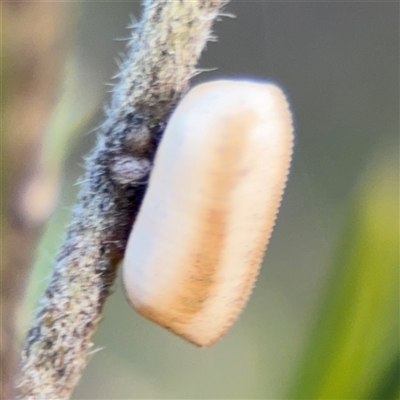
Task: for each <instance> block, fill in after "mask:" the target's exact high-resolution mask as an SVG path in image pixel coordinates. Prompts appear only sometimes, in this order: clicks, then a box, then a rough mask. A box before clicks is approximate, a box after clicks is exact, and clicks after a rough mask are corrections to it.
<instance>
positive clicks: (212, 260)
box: [123, 80, 293, 346]
mask: <svg viewBox="0 0 400 400" xmlns="http://www.w3.org/2000/svg"><path fill="white" fill-rule="evenodd" d="M292 148H293V125H292V115H291V112H290V110H289V105H288V101H287V99H286V97H285V95H284V93H283V91H282V90H281V89H280V88H279V87H278V86H276V85H274V84H271V83H259V82H252V81H240V80H221V81H212V82H208V83H203V84H200V85H198V86H196V87H194V88H193V89H191V90H190V91H189V93H188V94H187V95H186V96H185V97H184V98H183V99H182V101H181V102H180V104H179V105H178V107H177V108H176V110H175V111H174V113H173V114H172V116H171V118H170V120H169V122H168V124H167V127H166V130H165V132H164V135H163V138H162V140H161V143H160V146H159V148H158V150H157V154H156V158H155V162H154V168H153V170H152V172H151V176H150V181H149V186H148V189H147V192H146V195H145V198H144V200H143V203H142V206H141V209H140V212H139V214H138V217H137V219H136V222H135V224H134V226H133V229H132V232H131V234H130V237H129V242H128V245H127V249H126V253H125V259H124V265H123V281H124V287H125V292H126V295H127V297H128V299H129V301H130V302H131V304H132V305H133V307H134V308H135V309H136V311H137V312H138V313H139V314H141V315H142V316H144V317H146V318H148V319H149V320H151V321H154V322H155V323H157V324H159V325H161V326H163V327H164V328H166V329H168V330H170V331H171V332H173V333H174V334H176V335H178V336H180V337H182V338H184V339H185V340H187V341H189V342H191V343H193V344H195V345H197V346H210V345H212V344H213V343H214V342H216V341H217V340H218V339H219V338H220V337H221V336H222V335H223V334H224V333H225V332H226V331H227V330H228V329H229V328H230V326H231V325H232V324H233V323H234V322H235V320H236V319H237V318H238V316H239V314H240V313H241V311H242V310H243V308H244V306H245V305H246V303H247V301H248V298H249V296H250V294H251V292H252V290H253V287H254V285H255V281H256V279H257V276H258V273H259V269H260V265H261V262H262V258H263V255H264V252H265V250H266V247H267V244H268V241H269V238H270V236H271V234H272V230H273V227H274V224H275V219H276V216H277V213H278V210H279V205H280V202H281V198H282V195H283V191H284V188H285V185H286V180H287V176H288V172H289V167H290V161H291V157H292Z"/></svg>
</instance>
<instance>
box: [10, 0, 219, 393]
mask: <svg viewBox="0 0 400 400" xmlns="http://www.w3.org/2000/svg"><path fill="white" fill-rule="evenodd" d="M223 3H224V2H223V1H221V0H197V1H193V0H181V1H169V0H147V1H145V3H144V7H145V9H144V14H143V19H142V22H141V23H140V24H139V25H138V27H137V30H136V32H134V33H133V34H132V37H131V39H130V41H129V44H128V56H127V58H126V60H125V61H124V62H123V63H122V66H121V71H120V73H119V75H118V76H119V82H118V84H117V85H116V86H115V91H114V93H113V97H112V101H111V105H110V107H109V109H108V110H107V112H106V121H105V122H104V124H103V125H102V126H101V127H100V128H99V137H98V141H97V145H96V147H95V149H94V151H93V152H92V154H91V155H90V156H89V157H88V158H87V160H86V173H85V176H84V179H83V180H82V184H81V187H80V192H79V195H78V200H77V204H76V206H75V207H74V210H73V217H72V222H71V225H70V226H69V227H68V230H67V234H66V238H65V241H64V243H63V245H62V247H61V250H60V252H59V253H58V255H57V258H56V260H55V266H54V272H53V274H52V277H51V280H50V283H49V286H48V288H47V290H46V292H45V294H44V296H43V298H42V299H41V302H40V306H39V309H38V311H37V314H36V316H35V318H34V321H33V324H32V327H31V329H30V331H29V333H28V336H27V339H26V342H25V345H24V347H23V351H22V357H21V364H20V373H19V377H18V381H17V398H19V399H52V400H53V399H57V400H59V399H66V398H69V396H70V394H71V392H72V390H73V389H74V387H75V385H76V383H77V382H78V380H79V378H80V376H81V372H82V370H83V368H84V366H85V362H86V357H87V354H88V352H89V350H90V348H91V346H92V341H91V338H92V336H93V334H94V332H95V330H96V327H97V325H98V323H99V321H100V319H101V312H102V308H103V305H104V302H105V300H106V298H107V296H108V294H109V290H110V286H111V285H112V284H113V282H114V279H115V276H116V267H117V265H118V263H119V261H120V260H121V259H122V257H123V254H124V249H125V246H126V241H127V238H128V235H129V232H130V229H131V227H132V224H133V222H134V220H135V217H136V214H137V211H138V209H139V206H140V203H141V200H142V198H143V195H144V192H145V189H146V186H145V185H144V184H143V183H141V182H143V180H144V179H145V178H146V177H147V175H148V173H149V171H150V169H151V162H152V160H153V157H154V153H155V150H156V148H157V144H158V142H159V140H160V138H161V135H162V133H163V130H164V127H165V124H166V120H167V118H168V116H169V115H170V113H171V111H172V110H173V109H174V107H175V106H176V104H177V102H178V101H179V99H180V98H181V96H182V93H184V91H185V90H186V89H187V86H188V82H189V79H190V78H191V76H193V74H195V72H196V70H195V66H196V63H197V60H198V58H199V56H200V53H201V51H202V49H203V47H204V45H205V43H206V42H207V39H208V38H209V37H210V29H211V25H212V22H213V20H214V19H215V18H216V17H217V16H218V14H219V10H220V8H221V6H222V4H223Z"/></svg>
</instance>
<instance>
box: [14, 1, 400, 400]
mask: <svg viewBox="0 0 400 400" xmlns="http://www.w3.org/2000/svg"><path fill="white" fill-rule="evenodd" d="M45 6H46V5H45V3H44V4H43V7H45ZM227 11H229V12H233V13H235V14H236V15H237V19H234V20H231V19H224V20H223V21H222V22H219V23H218V24H217V25H216V34H217V35H218V37H219V42H218V43H217V44H210V45H209V46H208V47H209V49H208V51H207V52H206V53H205V54H204V57H203V59H202V61H201V67H215V66H217V67H219V69H218V71H215V72H211V73H205V74H203V75H200V76H199V77H198V78H197V81H198V82H199V81H204V80H208V79H216V78H219V77H232V76H236V77H254V78H256V79H264V80H265V79H271V80H273V81H275V82H278V83H279V84H281V85H282V86H283V87H284V89H285V90H286V91H287V93H288V95H289V97H290V98H291V101H292V108H293V111H294V114H295V119H296V124H295V125H296V147H295V157H294V161H293V166H292V171H291V176H290V179H289V183H288V187H287V191H286V194H285V197H284V201H283V204H282V208H281V212H280V216H279V218H278V221H277V226H276V229H275V232H274V235H273V238H272V241H271V243H270V246H269V249H268V252H267V254H266V257H265V262H264V266H263V269H262V272H261V275H260V278H259V281H258V284H257V287H256V289H255V292H254V294H253V296H252V298H251V301H250V303H249V305H248V307H247V308H246V310H245V312H244V314H243V315H242V317H241V319H240V320H239V321H238V322H237V323H236V324H235V326H234V327H233V328H232V330H231V331H230V332H229V333H228V334H227V335H226V337H224V338H223V339H222V340H221V341H220V342H219V343H217V344H216V345H215V346H214V347H212V348H211V349H206V350H200V349H197V348H194V347H192V346H191V345H189V344H186V343H184V342H183V341H182V340H180V339H179V338H176V337H174V336H172V335H171V334H170V333H168V332H166V331H164V330H162V329H161V328H158V327H156V326H154V325H153V324H151V323H149V322H147V321H145V320H144V319H142V318H141V317H139V316H137V315H136V314H135V313H134V311H132V310H131V309H130V307H129V305H128V304H127V302H126V301H125V299H124V295H123V293H122V289H121V286H122V284H121V281H120V280H119V281H118V282H117V284H116V287H115V293H114V294H113V295H112V297H111V298H110V300H109V301H108V303H107V305H106V309H105V315H104V320H103V322H102V324H101V326H100V329H99V331H98V333H97V335H96V337H95V347H94V354H93V356H92V357H91V360H90V362H89V365H88V367H87V369H86V371H85V374H84V376H83V379H82V381H81V383H80V385H79V386H78V388H77V389H76V392H75V395H74V398H75V399H94V398H96V399H111V398H112V399H116V398H121V399H122V398H124V399H128V398H129V399H134V398H159V399H162V398H204V399H206V398H207V399H208V398H210V399H211V398H214V399H217V398H224V399H233V398H246V399H261V398H262V399H395V398H399V394H400V388H399V355H400V350H399V214H398V212H399V171H398V132H399V117H398V108H399V76H398V66H399V20H398V12H399V5H398V4H397V3H379V2H375V3H359V2H358V3H353V2H347V3H344V2H336V3H335V2H307V3H303V2H299V3H284V2H274V3H270V2H247V3H241V2H233V3H231V4H230V5H229V6H228V7H227ZM129 13H134V14H135V15H136V16H139V5H138V3H137V2H131V3H130V2H126V3H118V2H113V3H100V2H82V3H79V4H77V5H76V6H75V16H76V21H75V28H74V29H73V32H72V38H71V42H72V46H71V51H70V56H69V62H68V64H67V66H66V68H65V82H64V90H63V93H62V94H61V95H60V101H59V103H58V106H57V107H56V109H55V112H54V115H53V119H52V121H50V123H49V127H48V141H47V144H46V146H47V148H46V151H45V152H44V153H45V154H46V157H47V159H48V163H49V164H48V165H49V168H58V167H57V165H58V164H59V162H60V160H61V159H62V158H63V157H64V156H65V155H66V154H68V157H67V161H66V163H65V165H66V167H65V173H64V176H63V189H62V194H61V200H60V205H59V208H58V209H57V210H56V212H55V213H54V215H53V217H52V219H51V220H50V221H49V224H48V226H47V228H46V231H45V233H44V236H43V238H42V241H41V243H40V246H39V247H38V251H37V252H38V259H37V262H36V267H35V269H34V270H33V273H32V277H31V283H30V287H29V290H28V292H27V295H26V300H25V305H24V308H23V311H22V313H21V318H20V331H21V336H22V335H23V334H24V332H25V331H26V329H27V326H28V324H29V319H30V316H31V314H32V312H33V309H34V307H35V304H37V301H38V298H39V296H40V293H41V292H42V291H43V290H44V288H45V287H46V282H47V279H48V276H49V274H50V270H51V260H52V257H53V255H54V253H55V252H56V250H57V248H58V246H59V244H60V242H61V238H62V234H63V231H64V229H65V226H66V224H67V223H68V219H69V209H70V207H71V205H72V204H73V202H74V197H75V194H76V189H77V187H76V186H74V185H73V184H74V182H75V181H76V180H77V179H78V177H79V175H80V174H81V173H82V170H81V167H80V166H79V164H80V160H81V158H82V156H83V155H84V154H85V153H86V152H87V151H88V149H89V148H90V147H91V145H92V143H93V141H94V135H93V134H91V135H85V132H87V131H89V130H90V129H91V128H93V127H95V126H96V125H97V124H98V123H100V122H101V118H102V114H101V110H100V105H101V104H102V102H104V101H105V100H106V99H107V98H108V97H106V89H105V87H104V86H103V83H104V82H108V81H110V77H111V76H112V75H113V74H114V72H115V70H116V67H115V63H114V61H113V59H114V58H115V57H116V56H117V54H118V51H122V50H123V44H122V43H120V42H113V41H112V39H113V38H116V37H122V36H126V35H127V31H126V30H125V29H124V26H126V25H127V24H128V23H129V20H128V19H127V15H128V14H129ZM96 350H99V351H98V352H96Z"/></svg>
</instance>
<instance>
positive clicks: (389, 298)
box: [288, 160, 399, 399]
mask: <svg viewBox="0 0 400 400" xmlns="http://www.w3.org/2000/svg"><path fill="white" fill-rule="evenodd" d="M392 161H393V160H392ZM396 164H397V162H391V161H387V160H386V161H384V162H383V163H381V164H379V165H377V164H375V165H374V168H373V169H372V170H370V173H368V174H367V175H366V178H365V179H364V182H363V183H362V184H361V185H360V187H359V189H358V190H357V192H356V196H355V201H354V202H353V204H352V207H351V210H350V212H349V214H348V218H347V221H346V223H345V227H344V229H343V232H342V236H341V239H340V243H339V246H338V248H337V251H336V254H335V259H334V263H333V268H332V276H331V277H330V279H329V286H328V288H327V290H326V292H325V293H324V297H325V298H324V301H323V302H322V304H321V308H320V311H319V312H320V314H319V319H318V321H317V323H316V325H315V327H314V330H313V332H312V334H311V338H310V342H309V345H308V346H307V349H306V351H305V353H304V357H303V359H302V361H301V363H300V365H299V369H298V371H297V376H296V382H295V384H294V387H293V388H292V391H291V393H290V395H289V396H288V397H289V398H292V399H300V398H302V399H305V398H307V399H372V398H374V399H384V398H397V397H396V396H397V395H398V393H399V182H398V169H397V167H396Z"/></svg>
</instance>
